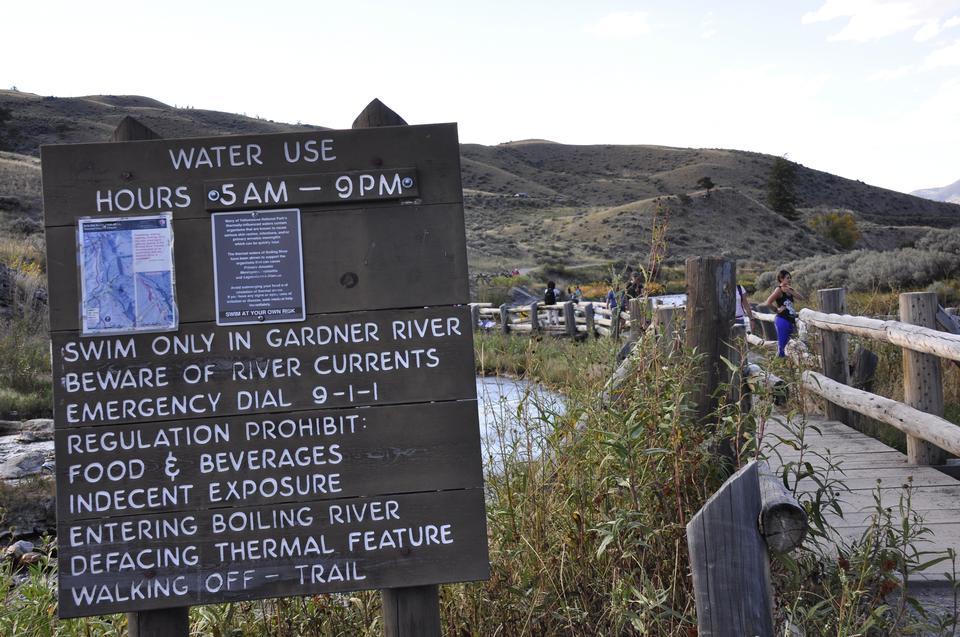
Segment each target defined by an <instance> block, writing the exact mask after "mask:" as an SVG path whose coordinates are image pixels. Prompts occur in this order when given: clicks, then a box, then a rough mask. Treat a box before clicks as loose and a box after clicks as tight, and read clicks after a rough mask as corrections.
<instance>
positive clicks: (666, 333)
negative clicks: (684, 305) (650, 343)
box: [653, 306, 678, 352]
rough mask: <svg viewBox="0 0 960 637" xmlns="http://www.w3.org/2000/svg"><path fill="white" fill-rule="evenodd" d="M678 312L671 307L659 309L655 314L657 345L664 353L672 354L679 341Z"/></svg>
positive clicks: (654, 326) (654, 327)
mask: <svg viewBox="0 0 960 637" xmlns="http://www.w3.org/2000/svg"><path fill="white" fill-rule="evenodd" d="M677 317H678V311H677V309H676V308H673V307H670V306H663V307H658V308H657V309H656V310H655V311H654V313H653V331H654V333H655V334H656V335H657V336H656V338H657V343H658V345H659V347H660V349H661V350H663V351H664V352H672V351H673V348H674V345H675V344H676V339H677V330H676V321H677Z"/></svg>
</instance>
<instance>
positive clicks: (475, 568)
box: [57, 488, 489, 617]
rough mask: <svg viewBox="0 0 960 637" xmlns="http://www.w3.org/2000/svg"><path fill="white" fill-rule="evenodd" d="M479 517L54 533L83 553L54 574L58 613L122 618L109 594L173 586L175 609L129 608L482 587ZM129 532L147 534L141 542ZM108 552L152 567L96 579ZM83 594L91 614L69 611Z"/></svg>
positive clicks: (191, 519)
mask: <svg viewBox="0 0 960 637" xmlns="http://www.w3.org/2000/svg"><path fill="white" fill-rule="evenodd" d="M482 505H483V489H482V488H478V489H460V490H453V491H428V492H424V493H403V494H395V495H391V496H379V497H375V498H345V499H342V500H329V501H322V502H319V501H310V502H298V503H294V504H283V505H272V506H266V507H259V506H254V507H234V508H218V509H204V510H198V511H194V512H184V513H182V514H179V515H177V516H172V517H171V516H170V515H168V514H148V515H131V516H121V517H111V518H103V519H100V520H90V521H86V522H78V523H72V524H59V525H58V531H57V536H58V537H61V538H74V542H75V543H80V544H82V545H79V546H73V547H72V548H71V552H72V554H73V559H71V560H70V561H68V562H67V563H65V564H64V565H63V568H62V570H60V571H59V572H58V578H59V579H58V587H59V612H60V613H61V616H62V617H82V616H86V615H93V614H103V613H111V612H120V611H125V610H129V605H130V603H131V602H130V601H125V600H123V599H119V598H115V593H114V591H115V590H116V589H115V588H114V586H117V587H119V590H120V591H121V592H123V591H126V592H127V594H129V593H130V590H131V588H132V587H137V586H139V587H140V590H141V591H144V590H147V589H150V588H151V587H153V586H156V585H158V584H164V583H167V584H169V583H172V581H173V580H176V579H177V578H179V582H180V584H181V585H182V587H183V588H182V594H179V595H177V596H176V597H175V599H174V600H171V599H170V598H169V597H168V596H165V595H157V596H154V597H151V598H149V599H140V600H137V601H136V602H133V603H137V604H138V605H142V610H152V609H156V608H162V607H164V606H169V605H170V604H171V601H175V602H179V604H178V606H183V605H188V604H189V605H197V604H213V603H224V602H236V601H244V600H250V599H264V598H269V597H283V596H289V595H313V594H319V593H333V592H344V591H351V590H362V589H371V588H393V587H406V586H423V585H428V584H434V583H437V584H440V583H447V582H455V581H473V580H478V579H486V578H487V577H488V574H489V565H488V563H487V555H486V553H487V541H486V537H487V528H486V522H485V517H484V509H483V506H482ZM361 515H362V516H363V520H362V521H360V520H359V519H358V518H359V516H361ZM284 520H285V521H284ZM164 523H167V524H169V525H170V526H164ZM123 525H126V526H123ZM158 528H159V529H160V531H159V532H157V529H158ZM88 529H92V533H93V534H94V535H90V534H89V531H88ZM137 529H146V530H147V532H148V533H149V531H150V530H151V529H152V530H154V533H152V534H150V536H151V537H147V536H146V535H145V534H141V533H138V531H137ZM168 529H177V533H176V534H174V533H173V532H172V531H170V530H168ZM384 533H386V536H387V539H386V541H385V542H384V541H383V538H384ZM411 533H412V536H411V535H410V534H411ZM131 535H132V536H133V539H130V538H129V537H125V536H131ZM156 535H159V536H160V537H159V538H158V537H155V536H156ZM100 536H102V539H101V537H100ZM391 540H392V541H391ZM168 550H169V551H171V552H173V555H180V556H181V557H180V559H179V562H178V563H174V562H173V561H172V560H170V558H164V557H163V554H164V551H168ZM141 551H146V552H145V553H141ZM114 552H118V553H123V552H129V553H130V554H131V555H132V556H133V558H132V559H136V556H138V555H141V558H140V559H141V560H145V561H142V562H141V563H143V564H152V563H153V562H152V560H156V561H157V565H156V567H155V568H151V567H142V568H130V569H128V570H121V571H120V572H119V573H106V574H104V573H102V572H100V567H102V566H103V560H104V559H105V556H106V555H107V554H108V553H114ZM158 553H159V555H158ZM185 561H186V562H187V563H184V562H185ZM190 562H195V563H192V564H191V563H190ZM92 565H96V566H97V568H95V569H91V566H92ZM298 566H300V567H302V568H297V567H298ZM334 566H336V567H337V570H336V571H335V570H334ZM91 570H92V571H93V572H91ZM246 571H251V572H250V573H246ZM231 572H232V573H233V574H232V575H231V576H230V577H231V580H230V582H229V587H228V586H227V582H226V581H225V580H226V578H227V576H228V574H229V573H231ZM318 575H319V576H320V577H317V576H318ZM244 577H247V578H248V579H246V580H244ZM82 586H86V587H88V588H87V592H88V593H89V592H90V591H91V587H92V591H93V593H94V599H93V601H92V602H91V603H87V602H86V601H81V602H80V603H77V601H76V599H77V597H76V596H75V593H79V592H80V591H79V590H76V589H77V588H78V587H82ZM102 587H106V590H104V589H103V588H102ZM102 592H104V593H107V594H105V595H103V596H102V597H101V593H102ZM110 593H113V595H110ZM108 595H110V596H108ZM111 597H114V598H111ZM138 610H140V609H138Z"/></svg>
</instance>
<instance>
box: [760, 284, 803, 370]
mask: <svg viewBox="0 0 960 637" xmlns="http://www.w3.org/2000/svg"><path fill="white" fill-rule="evenodd" d="M791 279H792V277H791V276H790V273H789V272H787V271H786V270H780V273H779V274H777V287H776V288H774V290H773V292H772V293H771V294H770V296H769V297H768V298H767V301H766V303H764V305H766V306H767V307H769V308H773V309H775V310H776V311H777V318H776V319H774V325H776V326H777V356H779V357H780V358H783V357H784V356H786V352H785V348H786V346H787V342H788V341H789V340H790V336H791V335H792V334H793V331H794V330H795V329H796V327H797V310H796V308H795V307H794V305H793V302H794V300H795V299H802V298H803V297H802V296H800V294H799V293H798V292H797V291H796V290H794V289H793V286H792V285H791V284H790V283H791Z"/></svg>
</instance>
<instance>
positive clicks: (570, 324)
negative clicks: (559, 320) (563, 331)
mask: <svg viewBox="0 0 960 637" xmlns="http://www.w3.org/2000/svg"><path fill="white" fill-rule="evenodd" d="M563 324H564V326H565V327H566V328H567V336H569V337H571V338H572V337H574V336H576V335H577V311H576V310H575V309H574V307H573V301H567V302H565V303H564V304H563Z"/></svg>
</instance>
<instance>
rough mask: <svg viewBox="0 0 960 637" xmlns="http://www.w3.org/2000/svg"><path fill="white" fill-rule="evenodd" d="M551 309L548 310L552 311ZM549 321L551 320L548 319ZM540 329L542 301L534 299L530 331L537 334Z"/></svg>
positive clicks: (531, 309)
mask: <svg viewBox="0 0 960 637" xmlns="http://www.w3.org/2000/svg"><path fill="white" fill-rule="evenodd" d="M550 311H551V310H547V312H550ZM547 322H548V323H549V320H548V321H547ZM539 331H540V303H539V301H534V302H533V303H531V304H530V333H531V334H537V333H538V332H539Z"/></svg>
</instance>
